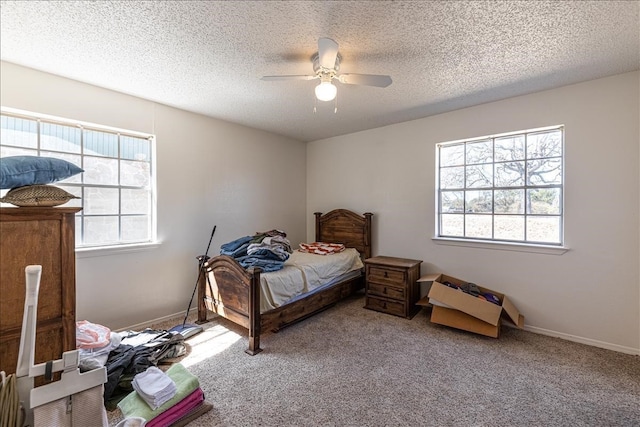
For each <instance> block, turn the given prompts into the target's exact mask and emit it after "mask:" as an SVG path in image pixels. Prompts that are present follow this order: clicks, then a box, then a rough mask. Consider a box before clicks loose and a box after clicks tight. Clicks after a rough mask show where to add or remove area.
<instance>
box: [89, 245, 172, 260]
mask: <svg viewBox="0 0 640 427" xmlns="http://www.w3.org/2000/svg"><path fill="white" fill-rule="evenodd" d="M161 244H162V242H153V243H138V244H132V245H116V246H97V247H86V248H76V257H77V258H91V257H97V256H109V255H118V254H122V253H130V252H142V251H148V250H152V249H156V248H158V247H160V245H161Z"/></svg>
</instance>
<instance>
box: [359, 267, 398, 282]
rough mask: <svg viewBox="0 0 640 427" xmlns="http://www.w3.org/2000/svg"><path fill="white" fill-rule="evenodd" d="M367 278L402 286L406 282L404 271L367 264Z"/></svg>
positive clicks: (372, 280) (371, 280)
mask: <svg viewBox="0 0 640 427" xmlns="http://www.w3.org/2000/svg"><path fill="white" fill-rule="evenodd" d="M367 280H368V281H370V282H378V283H389V284H397V285H398V286H404V284H405V282H406V275H405V272H404V271H398V270H392V269H390V268H381V267H375V266H369V271H368V274H367Z"/></svg>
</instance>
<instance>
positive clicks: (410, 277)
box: [364, 256, 422, 319]
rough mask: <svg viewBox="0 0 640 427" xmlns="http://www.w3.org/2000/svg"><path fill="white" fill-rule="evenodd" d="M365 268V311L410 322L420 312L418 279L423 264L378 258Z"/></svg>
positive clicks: (391, 258)
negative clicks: (369, 310)
mask: <svg viewBox="0 0 640 427" xmlns="http://www.w3.org/2000/svg"><path fill="white" fill-rule="evenodd" d="M364 263H365V266H366V285H365V290H366V305H365V308H369V309H371V310H376V311H381V312H383V313H388V314H393V315H396V316H401V317H406V318H407V319H411V318H412V317H413V316H415V314H416V313H417V312H418V311H420V307H418V306H416V302H417V301H418V298H419V297H420V288H419V284H418V278H419V277H420V264H421V263H422V261H419V260H415V259H406V258H394V257H387V256H377V257H373V258H368V259H366V260H365V261H364Z"/></svg>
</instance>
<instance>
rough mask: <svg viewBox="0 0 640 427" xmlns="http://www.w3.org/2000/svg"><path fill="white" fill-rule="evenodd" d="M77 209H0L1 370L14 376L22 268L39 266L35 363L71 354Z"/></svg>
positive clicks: (22, 293) (22, 290)
mask: <svg viewBox="0 0 640 427" xmlns="http://www.w3.org/2000/svg"><path fill="white" fill-rule="evenodd" d="M79 210H80V208H62V207H54V208H48V207H34V208H27V207H21V208H17V207H16V208H11V207H9V208H0V370H3V371H5V372H6V373H7V374H9V373H14V372H15V371H16V362H17V360H18V350H19V347H20V333H21V329H22V317H23V312H24V300H25V286H26V280H25V267H26V266H27V265H41V266H42V277H41V280H40V292H39V294H38V318H37V319H38V320H37V328H36V349H35V363H42V362H46V361H48V360H54V359H60V358H61V357H62V352H63V351H67V350H72V349H75V348H76V330H75V326H76V325H75V322H76V314H75V312H76V258H75V213H76V212H78V211H79Z"/></svg>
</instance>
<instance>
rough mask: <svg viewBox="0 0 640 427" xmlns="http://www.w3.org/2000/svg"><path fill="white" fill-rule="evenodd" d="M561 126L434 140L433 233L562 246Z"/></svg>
mask: <svg viewBox="0 0 640 427" xmlns="http://www.w3.org/2000/svg"><path fill="white" fill-rule="evenodd" d="M563 145H564V128H563V127H562V126H557V127H552V128H544V129H536V130H529V131H522V132H517V133H510V134H504V135H498V136H493V137H483V138H479V139H470V140H465V141H456V142H451V143H442V144H438V145H437V147H436V150H437V153H436V154H437V155H436V159H437V165H436V170H437V185H438V187H437V195H438V201H437V218H438V224H437V233H436V234H437V236H438V237H444V238H456V239H472V240H483V241H504V242H517V243H525V244H544V245H562V244H563V228H562V223H563V221H562V220H563V217H562V215H563V212H562V205H563V203H562V197H563V174H564V171H563Z"/></svg>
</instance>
